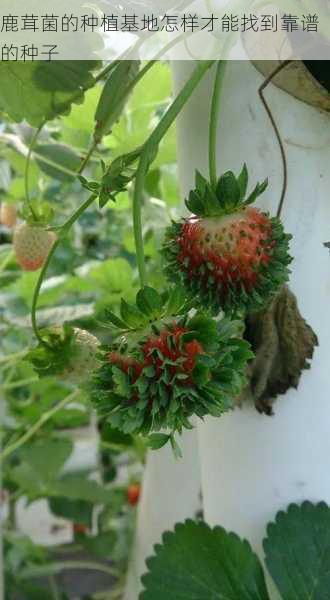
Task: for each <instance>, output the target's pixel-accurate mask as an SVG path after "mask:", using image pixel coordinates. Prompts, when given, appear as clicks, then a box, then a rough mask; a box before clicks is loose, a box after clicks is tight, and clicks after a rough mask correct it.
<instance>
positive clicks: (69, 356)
mask: <svg viewBox="0 0 330 600" xmlns="http://www.w3.org/2000/svg"><path fill="white" fill-rule="evenodd" d="M42 336H43V339H44V341H45V343H44V344H41V343H40V344H39V345H38V346H37V347H36V348H34V349H33V350H31V351H30V352H29V354H28V360H30V362H32V364H33V366H34V369H35V371H36V372H37V373H38V374H39V375H40V376H48V375H57V377H58V378H59V379H62V380H63V381H67V382H68V383H74V384H77V385H82V384H84V383H85V382H86V381H87V379H88V378H89V377H90V376H91V373H92V371H94V370H95V369H96V368H97V367H98V366H99V364H100V363H99V361H98V359H97V353H98V350H99V341H98V339H97V338H96V337H95V336H94V335H92V334H91V333H89V332H88V331H85V330H83V329H78V328H77V327H74V328H72V327H70V326H69V325H64V327H63V328H59V327H54V328H52V329H47V330H44V331H43V332H42Z"/></svg>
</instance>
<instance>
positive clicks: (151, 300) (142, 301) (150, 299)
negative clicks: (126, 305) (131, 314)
mask: <svg viewBox="0 0 330 600" xmlns="http://www.w3.org/2000/svg"><path fill="white" fill-rule="evenodd" d="M136 304H137V307H138V308H139V309H140V311H141V312H142V313H143V314H144V315H147V316H150V317H153V316H157V315H158V314H159V312H160V311H161V309H162V306H163V302H162V298H161V296H160V295H159V294H158V292H156V290H154V289H153V288H151V287H148V286H145V287H144V288H143V289H141V290H139V291H138V293H137V295H136Z"/></svg>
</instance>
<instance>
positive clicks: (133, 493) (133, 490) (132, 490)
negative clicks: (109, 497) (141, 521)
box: [127, 483, 141, 506]
mask: <svg viewBox="0 0 330 600" xmlns="http://www.w3.org/2000/svg"><path fill="white" fill-rule="evenodd" d="M140 493H141V486H140V484H139V483H132V484H131V485H129V486H128V488H127V500H128V502H129V504H130V505H131V506H135V505H136V504H137V503H138V501H139V499H140Z"/></svg>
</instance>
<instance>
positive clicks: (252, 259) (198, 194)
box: [163, 165, 291, 313]
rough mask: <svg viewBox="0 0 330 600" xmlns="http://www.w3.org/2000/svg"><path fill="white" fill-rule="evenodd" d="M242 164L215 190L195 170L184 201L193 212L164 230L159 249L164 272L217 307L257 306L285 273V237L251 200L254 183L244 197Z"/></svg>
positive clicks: (202, 302)
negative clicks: (240, 167) (160, 249)
mask: <svg viewBox="0 0 330 600" xmlns="http://www.w3.org/2000/svg"><path fill="white" fill-rule="evenodd" d="M247 183H248V173H247V169H246V166H245V165H244V167H243V170H242V172H241V174H240V175H239V177H238V178H236V177H235V175H234V174H233V173H232V172H231V171H228V172H227V173H225V174H224V175H223V176H222V177H220V179H219V181H218V184H217V187H216V189H215V190H214V189H213V188H212V187H211V185H210V184H209V183H208V182H207V181H206V180H205V179H204V178H203V177H202V175H200V173H197V175H196V189H195V190H193V191H191V192H190V194H189V198H188V200H187V201H186V205H187V207H188V208H189V209H190V210H191V212H192V213H193V214H192V215H191V216H190V217H189V218H187V219H184V220H182V221H181V222H179V223H173V224H172V226H171V227H169V228H168V230H167V232H166V238H165V243H164V248H163V253H164V256H165V259H166V272H167V275H168V276H169V278H170V279H171V280H173V281H176V282H181V283H182V284H183V285H184V286H185V288H186V290H187V292H188V293H189V294H190V295H191V297H195V298H197V300H198V302H199V304H200V305H201V306H203V307H209V308H211V309H212V310H214V312H216V313H218V312H219V310H220V309H224V310H225V311H226V312H233V311H234V312H235V311H237V310H244V311H247V312H251V311H256V310H259V309H260V308H262V307H263V305H264V304H265V303H267V302H268V301H269V300H270V299H271V297H272V296H273V295H274V293H275V292H276V291H277V290H278V289H279V287H280V285H282V284H283V283H284V282H285V281H287V279H288V273H289V271H288V264H289V263H290V261H291V258H290V256H289V254H288V242H289V239H290V238H291V236H289V235H287V234H285V233H284V231H283V227H282V224H281V222H280V220H279V219H277V218H271V217H270V216H269V215H268V214H267V213H264V212H261V211H260V210H259V209H258V208H254V207H251V206H250V205H251V203H252V202H254V200H255V199H256V198H257V197H258V196H259V195H260V194H262V193H263V192H264V190H265V189H266V187H267V181H264V182H263V183H262V184H257V186H256V187H255V189H254V191H253V192H252V193H251V194H250V196H248V197H247V198H246V199H245V195H246V190H247Z"/></svg>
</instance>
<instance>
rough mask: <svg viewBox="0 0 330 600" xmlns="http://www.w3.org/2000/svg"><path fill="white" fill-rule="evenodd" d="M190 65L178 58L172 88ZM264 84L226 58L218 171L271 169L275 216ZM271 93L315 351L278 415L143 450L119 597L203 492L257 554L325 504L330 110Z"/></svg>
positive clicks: (188, 143)
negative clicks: (277, 523) (299, 508)
mask: <svg viewBox="0 0 330 600" xmlns="http://www.w3.org/2000/svg"><path fill="white" fill-rule="evenodd" d="M193 66H194V65H193V64H192V63H191V62H175V63H174V67H173V70H174V78H175V86H176V89H177V90H178V89H180V87H181V86H182V85H183V84H184V82H185V81H186V80H187V77H188V76H189V74H190V72H191V70H192V68H193ZM262 81H263V76H262V75H260V73H259V72H258V71H257V70H256V69H255V67H254V66H253V65H252V64H250V63H249V62H247V61H242V62H230V63H229V64H228V67H227V70H226V75H225V81H224V90H223V95H222V100H221V114H220V124H219V131H218V169H219V174H221V173H222V172H224V171H226V170H228V169H231V170H233V171H234V172H238V171H239V170H240V168H241V167H242V165H243V163H244V162H246V163H247V166H248V169H249V175H250V181H251V185H252V184H254V183H255V182H256V181H261V180H263V179H264V178H265V177H269V188H268V190H267V192H266V193H265V194H264V196H263V198H262V199H261V201H260V202H259V205H261V206H262V207H263V208H266V209H267V210H269V211H271V212H272V213H275V212H276V208H277V204H278V200H279V196H280V190H281V185H282V170H281V162H280V155H279V148H278V144H277V141H276V138H275V136H274V133H273V131H272V129H271V127H270V123H269V120H268V117H267V115H266V113H265V111H264V109H263V107H262V104H261V102H260V100H259V98H258V94H257V89H258V86H259V85H260V84H261V82H262ZM212 82H213V74H212V73H210V74H209V76H208V77H207V78H206V79H205V80H204V81H203V82H202V83H201V85H200V86H199V88H198V89H197V90H196V91H195V93H194V95H193V96H192V98H191V99H190V101H189V103H188V104H187V106H186V108H185V110H184V111H183V112H182V114H181V116H180V118H179V122H178V151H179V154H178V163H179V176H180V184H181V190H182V197H184V196H185V194H186V193H187V192H188V191H189V189H190V188H191V186H192V185H193V183H194V171H195V169H196V168H198V169H199V170H200V171H201V172H202V173H204V174H207V164H208V159H207V146H208V119H209V106H210V98H211V94H212ZM298 92H299V90H298ZM266 94H267V98H268V101H269V103H270V104H271V107H272V112H273V113H274V116H275V118H276V121H277V124H278V127H279V129H280V131H281V133H282V137H283V140H284V143H285V148H286V153H287V160H288V174H289V181H288V190H287V196H286V200H285V205H284V209H283V213H282V219H283V221H284V225H285V229H286V231H288V232H291V233H292V234H293V240H292V242H291V254H292V255H293V257H294V262H293V263H292V275H291V281H290V287H291V289H292V290H293V291H294V293H295V294H296V295H297V298H298V302H299V307H300V310H301V313H302V315H303V316H304V318H305V319H306V320H307V321H308V322H309V323H310V325H311V326H312V327H313V329H314V331H315V332H316V334H317V336H318V338H319V347H318V348H317V349H316V352H315V354H314V358H313V361H312V367H311V370H310V371H305V372H304V373H303V375H302V378H301V382H300V385H299V388H298V390H290V391H289V392H288V393H287V394H285V396H281V397H279V399H278V400H277V402H276V404H275V406H274V410H275V415H274V416H273V417H268V416H265V415H260V414H259V413H257V411H256V410H255V408H254V407H253V406H251V405H249V404H245V405H243V407H242V408H241V409H236V410H235V411H234V412H232V413H229V414H227V415H225V416H223V417H222V418H219V419H216V418H211V417H210V418H207V419H205V422H203V423H201V422H199V423H198V425H197V428H196V430H194V431H192V432H188V433H187V434H186V435H185V436H184V440H183V444H182V446H183V452H184V458H183V459H182V460H181V461H178V462H177V461H175V459H174V458H173V457H172V454H171V451H170V450H169V449H167V448H164V449H162V450H160V451H157V452H151V453H150V455H149V458H148V463H147V468H146V473H145V479H144V484H143V494H142V500H141V504H140V507H139V515H138V528H137V538H136V543H135V547H134V552H133V556H132V560H131V565H130V571H129V578H128V583H127V589H126V596H125V600H137V598H138V593H139V589H140V587H139V586H140V583H139V578H140V576H141V574H142V573H143V572H144V571H145V558H146V557H147V556H148V555H150V554H152V547H153V545H154V544H155V543H157V542H159V541H160V538H161V533H162V532H163V531H164V530H166V529H169V528H172V527H173V525H174V523H175V522H176V521H178V520H183V519H185V518H187V517H191V516H194V514H195V512H196V510H197V509H198V507H199V505H200V498H202V507H203V510H204V518H205V520H206V521H207V522H208V523H209V524H210V525H216V524H221V525H222V526H224V527H225V528H226V529H229V530H232V531H236V532H237V533H238V534H239V535H241V536H243V537H245V538H247V539H248V540H249V541H250V543H251V544H252V546H253V547H254V549H255V550H256V551H257V552H259V554H260V555H261V556H262V539H263V537H264V535H265V526H266V524H267V522H268V521H270V520H272V519H273V518H274V516H275V513H276V512H277V511H278V510H279V509H283V508H286V507H287V505H288V504H289V503H291V502H298V503H299V502H301V501H303V500H311V501H314V502H315V501H320V500H324V501H326V502H328V503H330V477H329V462H330V368H329V367H330V256H329V251H328V250H327V249H326V248H325V247H324V245H323V243H324V242H326V241H329V239H330V199H329V185H330V175H329V165H330V127H329V115H328V114H327V113H326V112H325V111H321V110H320V109H319V108H317V107H313V106H310V105H308V104H306V103H304V102H302V101H300V100H297V99H296V98H295V97H293V96H292V95H290V94H288V93H286V92H285V91H282V90H281V89H279V88H277V87H275V86H274V85H270V86H269V87H268V88H267V91H266ZM273 594H274V598H275V593H273Z"/></svg>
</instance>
